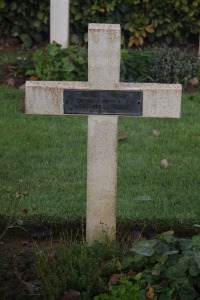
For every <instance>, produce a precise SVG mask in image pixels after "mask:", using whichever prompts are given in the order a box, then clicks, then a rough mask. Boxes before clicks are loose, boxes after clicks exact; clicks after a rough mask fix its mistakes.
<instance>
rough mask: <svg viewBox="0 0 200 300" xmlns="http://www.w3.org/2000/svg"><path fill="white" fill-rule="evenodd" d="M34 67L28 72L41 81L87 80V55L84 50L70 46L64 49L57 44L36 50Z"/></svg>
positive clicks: (33, 58)
mask: <svg viewBox="0 0 200 300" xmlns="http://www.w3.org/2000/svg"><path fill="white" fill-rule="evenodd" d="M32 62H33V65H34V67H33V68H32V69H29V70H27V71H26V74H28V75H35V76H37V77H38V78H39V79H41V80H66V81H67V80H86V78H87V54H86V51H85V49H84V48H81V47H77V46H70V47H68V48H67V49H62V48H61V46H60V45H58V44H56V43H52V44H48V45H47V46H46V47H45V48H44V49H39V50H36V52H35V53H34V54H33V56H32Z"/></svg>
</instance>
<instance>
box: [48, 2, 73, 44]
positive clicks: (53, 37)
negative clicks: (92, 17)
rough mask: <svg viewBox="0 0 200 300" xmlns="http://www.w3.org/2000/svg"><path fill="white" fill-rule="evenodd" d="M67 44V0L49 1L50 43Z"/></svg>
mask: <svg viewBox="0 0 200 300" xmlns="http://www.w3.org/2000/svg"><path fill="white" fill-rule="evenodd" d="M53 41H55V42H56V43H58V44H60V45H61V46H62V48H67V47H68V43H69V0H50V42H51V43H52V42H53Z"/></svg>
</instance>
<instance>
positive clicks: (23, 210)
mask: <svg viewBox="0 0 200 300" xmlns="http://www.w3.org/2000/svg"><path fill="white" fill-rule="evenodd" d="M21 211H22V213H23V214H25V215H27V213H28V208H26V207H24V208H22V210H21Z"/></svg>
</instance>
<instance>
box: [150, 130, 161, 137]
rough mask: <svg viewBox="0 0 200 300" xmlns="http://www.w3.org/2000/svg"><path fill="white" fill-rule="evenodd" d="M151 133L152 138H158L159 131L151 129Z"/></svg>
mask: <svg viewBox="0 0 200 300" xmlns="http://www.w3.org/2000/svg"><path fill="white" fill-rule="evenodd" d="M151 133H152V135H153V136H160V131H158V130H157V129H153V130H152V132H151Z"/></svg>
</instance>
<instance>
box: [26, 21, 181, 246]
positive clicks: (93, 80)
mask: <svg viewBox="0 0 200 300" xmlns="http://www.w3.org/2000/svg"><path fill="white" fill-rule="evenodd" d="M120 43H121V36H120V26H119V25H113V24H89V32H88V82H51V81H46V82H42V81H38V82H37V81H35V82H27V83H26V112H27V113H28V114H42V115H43V114H48V115H64V114H65V115H67V114H66V112H65V111H66V104H67V105H68V108H67V112H68V114H69V115H70V110H71V111H72V114H76V112H73V111H74V107H75V108H76V109H77V111H78V115H80V114H81V115H82V114H85V115H88V154H87V220H86V227H87V228H86V239H87V242H88V244H91V243H92V242H93V241H95V240H99V239H100V238H101V237H102V234H104V233H106V234H107V235H108V238H110V239H115V235H116V194H117V127H118V126H117V124H118V116H120V115H126V116H127V115H130V116H136V115H137V116H138V108H135V107H136V106H137V105H138V106H139V115H140V117H155V118H179V117H180V109H181V92H182V87H181V85H179V84H154V83H153V84H149V83H146V84H145V83H141V84H140V83H123V82H120V81H119V74H120ZM66 90H70V91H79V90H81V91H82V93H78V94H76V95H75V96H73V95H72V93H71V92H70V93H65V91H66ZM84 90H85V91H86V92H84ZM101 90H103V91H108V93H106V94H105V93H101V92H99V91H101ZM90 91H91V92H90ZM94 91H98V93H94ZM111 91H112V95H111ZM113 91H117V94H116V96H113V95H114V94H113ZM136 91H137V92H139V94H138V95H140V99H139V101H135V100H134V96H132V95H133V94H135V92H136ZM131 92H134V93H131ZM127 94H128V96H127ZM66 95H69V96H66ZM77 95H78V96H77ZM66 97H68V98H70V99H67V98H66ZM71 97H75V98H74V100H73V101H71V100H72V99H71ZM111 97H112V99H111ZM93 100H94V101H95V105H94V104H93ZM74 101H75V104H74V105H73V103H72V102H74ZM132 101H134V105H133V110H132V109H130V110H129V107H131V105H132V103H131V102H132ZM123 105H124V106H126V110H124V109H123ZM112 106H113V107H112ZM108 108H109V109H108ZM112 108H113V109H112ZM136 110H137V112H136ZM80 111H82V113H80ZM112 111H113V113H112ZM116 111H117V113H116ZM124 111H125V114H124Z"/></svg>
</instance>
